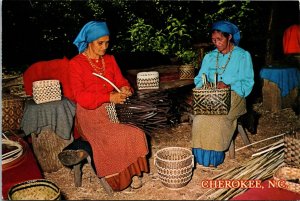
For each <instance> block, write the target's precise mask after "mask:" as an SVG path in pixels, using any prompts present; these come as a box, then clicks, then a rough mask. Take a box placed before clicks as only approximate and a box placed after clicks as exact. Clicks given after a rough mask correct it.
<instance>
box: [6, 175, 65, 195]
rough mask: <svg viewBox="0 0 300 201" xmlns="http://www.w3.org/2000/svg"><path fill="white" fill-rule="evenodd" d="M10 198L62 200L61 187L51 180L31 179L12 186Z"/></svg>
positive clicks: (9, 192)
mask: <svg viewBox="0 0 300 201" xmlns="http://www.w3.org/2000/svg"><path fill="white" fill-rule="evenodd" d="M8 199H9V200H60V199H61V194H60V189H59V188H58V186H57V185H56V184H54V183H53V182H51V181H49V180H45V179H37V180H29V181H25V182H22V183H19V184H16V185H14V186H12V187H11V188H10V189H9V191H8Z"/></svg>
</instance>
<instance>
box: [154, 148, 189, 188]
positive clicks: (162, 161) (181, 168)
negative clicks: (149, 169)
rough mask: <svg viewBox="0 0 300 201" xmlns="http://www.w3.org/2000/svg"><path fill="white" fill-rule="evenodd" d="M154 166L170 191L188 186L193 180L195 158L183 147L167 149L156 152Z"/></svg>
mask: <svg viewBox="0 0 300 201" xmlns="http://www.w3.org/2000/svg"><path fill="white" fill-rule="evenodd" d="M154 165H155V166H156V169H157V171H158V175H159V179H160V181H161V182H162V184H163V185H164V186H166V187H168V188H170V189H178V188H182V187H184V186H186V185H187V184H188V182H189V181H190V180H191V178H192V174H193V167H194V156H193V154H192V151H191V150H189V149H187V148H183V147H167V148H164V149H161V150H159V151H158V152H156V154H155V156H154Z"/></svg>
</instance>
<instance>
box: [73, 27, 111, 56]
mask: <svg viewBox="0 0 300 201" xmlns="http://www.w3.org/2000/svg"><path fill="white" fill-rule="evenodd" d="M108 35H109V30H108V28H107V25H106V22H97V21H90V22H88V23H86V24H85V25H84V26H83V27H82V29H81V30H80V32H79V34H78V36H77V37H76V38H75V40H74V42H73V44H74V45H76V46H77V48H78V51H79V53H81V52H83V51H84V50H85V49H86V48H87V45H88V43H90V42H93V41H94V40H96V39H97V38H100V37H102V36H108Z"/></svg>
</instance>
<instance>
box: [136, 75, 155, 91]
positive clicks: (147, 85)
mask: <svg viewBox="0 0 300 201" xmlns="http://www.w3.org/2000/svg"><path fill="white" fill-rule="evenodd" d="M136 82H137V87H138V90H141V89H159V73H158V72H157V71H149V72H139V73H138V74H137V79H136Z"/></svg>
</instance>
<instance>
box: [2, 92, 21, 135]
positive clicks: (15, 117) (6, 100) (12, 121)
mask: <svg viewBox="0 0 300 201" xmlns="http://www.w3.org/2000/svg"><path fill="white" fill-rule="evenodd" d="M24 103H25V99H24V98H21V97H18V96H15V95H11V94H3V95H2V131H8V130H17V129H20V123H21V120H22V116H23V112H24Z"/></svg>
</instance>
